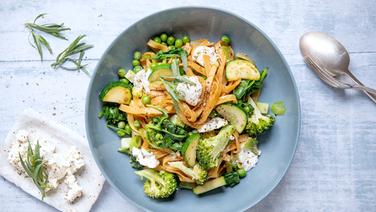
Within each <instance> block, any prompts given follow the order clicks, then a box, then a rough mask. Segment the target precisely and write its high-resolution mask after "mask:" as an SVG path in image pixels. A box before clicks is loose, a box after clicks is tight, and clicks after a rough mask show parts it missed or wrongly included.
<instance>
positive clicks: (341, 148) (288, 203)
mask: <svg viewBox="0 0 376 212" xmlns="http://www.w3.org/2000/svg"><path fill="white" fill-rule="evenodd" d="M186 5H196V6H212V5H214V6H215V7H217V8H224V9H226V10H228V11H231V12H233V13H236V14H238V15H240V16H242V17H244V18H246V19H248V20H249V21H251V22H253V23H254V24H256V25H257V26H259V27H260V28H261V29H262V30H264V31H265V32H266V33H267V34H268V35H269V36H270V37H271V38H272V39H273V40H274V42H275V43H276V44H277V46H278V47H279V48H280V50H281V51H282V54H283V55H284V56H285V57H286V59H287V61H288V63H289V65H290V67H291V70H292V72H293V75H294V77H295V80H296V82H297V85H298V88H299V94H300V98H301V106H302V130H301V136H300V142H299V145H298V149H297V152H296V156H295V158H294V161H293V163H292V165H291V167H290V169H289V171H288V173H287V174H286V176H285V177H284V179H283V180H282V182H281V183H280V184H279V186H278V187H277V188H276V189H275V190H274V191H273V192H272V193H271V194H270V195H269V196H268V197H267V198H265V199H264V200H263V201H261V202H260V203H259V204H258V205H256V206H255V207H254V208H252V209H250V211H299V212H300V211H376V104H374V103H372V102H371V101H370V100H369V99H367V98H366V96H365V95H364V94H362V93H360V92H356V91H346V92H344V91H340V90H334V89H332V88H330V87H328V86H326V85H324V84H323V83H322V82H321V81H320V80H319V79H318V78H317V77H316V76H315V75H314V74H313V73H312V72H311V71H310V70H309V69H308V68H307V67H306V65H305V64H304V63H303V61H302V59H301V57H300V53H299V49H298V40H299V37H300V36H301V35H302V34H303V33H304V32H306V31H325V32H328V33H329V34H331V35H333V36H335V37H337V38H338V39H339V40H340V41H341V42H343V44H344V45H345V46H346V47H347V48H348V49H349V51H350V54H351V59H352V62H351V70H353V71H354V73H355V74H356V75H357V76H358V77H359V78H360V79H361V80H362V81H364V83H365V84H367V85H369V86H373V87H376V42H375V38H376V13H375V11H376V2H375V1H369V0H344V1H322V2H321V1H317V0H304V1H294V0H287V1H279V0H272V1H262V0H260V1H241V0H233V1H229V0H227V1H219V0H214V1H205V3H204V1H202V2H201V1H198V0H193V1H189V3H188V1H180V0H175V1H163V0H154V1H146V0H145V1H142V0H141V1H124V0H118V1H92V0H82V1H77V0H61V1H57V0H54V1H52V0H51V1H46V0H39V1H22V0H15V1H10V0H1V1H0V90H1V92H0V99H1V103H0V139H1V140H3V139H4V138H5V135H6V133H7V131H8V130H9V129H10V127H11V125H12V124H13V122H14V119H15V117H16V115H17V114H18V113H19V112H20V111H21V110H23V109H24V108H28V107H31V108H34V109H35V110H36V111H39V112H41V113H43V114H45V115H47V116H50V117H52V118H54V119H56V120H58V121H61V122H63V123H64V124H66V125H68V126H69V127H71V128H73V129H75V130H76V131H78V132H79V133H81V134H82V135H85V131H84V128H85V126H84V102H85V95H86V89H87V86H88V82H89V77H87V76H86V75H85V74H83V73H76V72H68V71H63V70H58V71H54V70H52V69H51V68H50V63H51V61H52V60H53V58H54V57H53V56H47V57H46V60H45V62H43V63H42V62H40V61H39V58H38V55H37V53H36V51H35V50H34V49H33V48H31V47H30V45H29V44H28V41H27V38H28V33H27V31H26V30H25V29H24V27H23V23H25V22H26V21H31V20H32V19H33V18H34V17H35V16H36V15H37V14H39V13H43V12H46V13H48V14H49V15H48V17H47V20H51V21H56V22H60V21H64V23H65V24H66V25H67V26H69V27H71V28H72V31H71V32H70V33H69V34H67V35H69V38H73V37H75V36H77V35H79V34H86V35H87V39H86V40H87V42H88V43H91V44H94V45H95V48H93V49H92V50H90V51H88V54H87V56H88V59H87V61H86V62H88V63H89V70H92V69H93V68H94V66H95V65H96V63H97V61H98V59H99V58H100V56H101V55H102V54H103V52H104V51H105V49H106V47H107V46H108V45H109V44H110V43H111V42H112V40H113V39H114V38H115V37H116V36H117V35H118V34H119V33H120V32H122V31H123V30H124V29H125V28H127V27H128V26H129V25H131V24H132V23H134V22H135V21H137V20H139V19H141V18H143V17H144V16H146V15H149V14H151V13H154V12H157V11H160V10H163V9H166V8H171V7H178V6H186ZM50 40H51V45H52V48H53V49H54V50H55V52H59V51H61V50H62V48H63V47H64V46H66V45H67V42H64V41H56V42H53V41H52V39H50ZM248 189H252V188H248ZM106 210H107V211H109V210H110V211H137V208H136V207H135V206H133V205H132V204H131V203H129V202H127V201H126V200H124V199H122V198H121V197H120V195H119V194H117V193H116V192H115V191H114V190H113V189H112V188H110V187H109V185H108V184H106V185H105V187H104V190H103V193H102V194H101V196H100V198H99V201H98V202H97V203H96V204H95V206H94V209H93V211H106ZM0 211H53V209H52V208H50V207H48V206H46V205H45V204H43V203H41V202H40V201H39V200H37V199H34V198H32V197H30V196H29V195H27V194H25V193H24V192H22V191H21V190H20V189H18V188H15V187H14V186H13V185H12V184H10V183H8V182H7V181H5V180H4V179H2V178H1V179H0Z"/></svg>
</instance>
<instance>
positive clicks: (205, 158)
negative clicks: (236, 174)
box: [197, 125, 235, 169]
mask: <svg viewBox="0 0 376 212" xmlns="http://www.w3.org/2000/svg"><path fill="white" fill-rule="evenodd" d="M234 131H235V128H234V127H233V126H232V125H228V126H226V127H224V128H222V129H221V130H220V131H219V133H218V134H217V135H216V136H214V137H210V138H206V139H203V140H200V141H199V142H198V146H197V160H198V162H199V164H200V165H201V166H202V167H203V168H204V169H210V168H213V167H216V166H218V163H219V157H220V154H221V153H222V151H223V150H224V149H225V147H226V146H227V144H228V142H229V140H230V136H231V135H232V134H233V133H234Z"/></svg>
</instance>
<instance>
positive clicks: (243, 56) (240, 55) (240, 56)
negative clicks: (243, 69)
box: [235, 53, 255, 65]
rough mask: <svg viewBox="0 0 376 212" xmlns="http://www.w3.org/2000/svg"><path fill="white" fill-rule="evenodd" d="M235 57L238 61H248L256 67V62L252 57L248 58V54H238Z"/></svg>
mask: <svg viewBox="0 0 376 212" xmlns="http://www.w3.org/2000/svg"><path fill="white" fill-rule="evenodd" d="M235 57H236V59H242V60H247V61H249V62H251V63H252V64H253V65H255V62H254V61H253V60H252V59H251V58H250V57H248V55H246V54H243V53H237V54H236V55H235Z"/></svg>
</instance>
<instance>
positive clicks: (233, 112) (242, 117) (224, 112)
mask: <svg viewBox="0 0 376 212" xmlns="http://www.w3.org/2000/svg"><path fill="white" fill-rule="evenodd" d="M215 110H216V111H217V112H218V113H219V114H220V115H221V116H222V117H223V118H225V119H226V120H227V121H229V122H230V123H231V125H233V126H234V127H235V129H236V131H238V132H239V133H242V132H243V130H244V128H245V126H246V125H247V114H246V113H245V112H244V110H243V109H241V108H240V107H238V106H237V105H234V104H221V105H218V106H217V107H216V108H215Z"/></svg>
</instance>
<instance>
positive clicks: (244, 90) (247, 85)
mask: <svg viewBox="0 0 376 212" xmlns="http://www.w3.org/2000/svg"><path fill="white" fill-rule="evenodd" d="M267 74H268V68H265V69H264V70H262V71H261V74H260V79H259V80H242V81H241V82H240V84H239V85H238V87H236V89H235V90H234V91H233V94H234V95H235V96H236V98H237V99H243V98H246V97H248V96H249V95H250V94H253V93H255V92H256V91H258V90H260V89H261V88H262V86H263V84H264V80H265V77H266V75H267Z"/></svg>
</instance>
